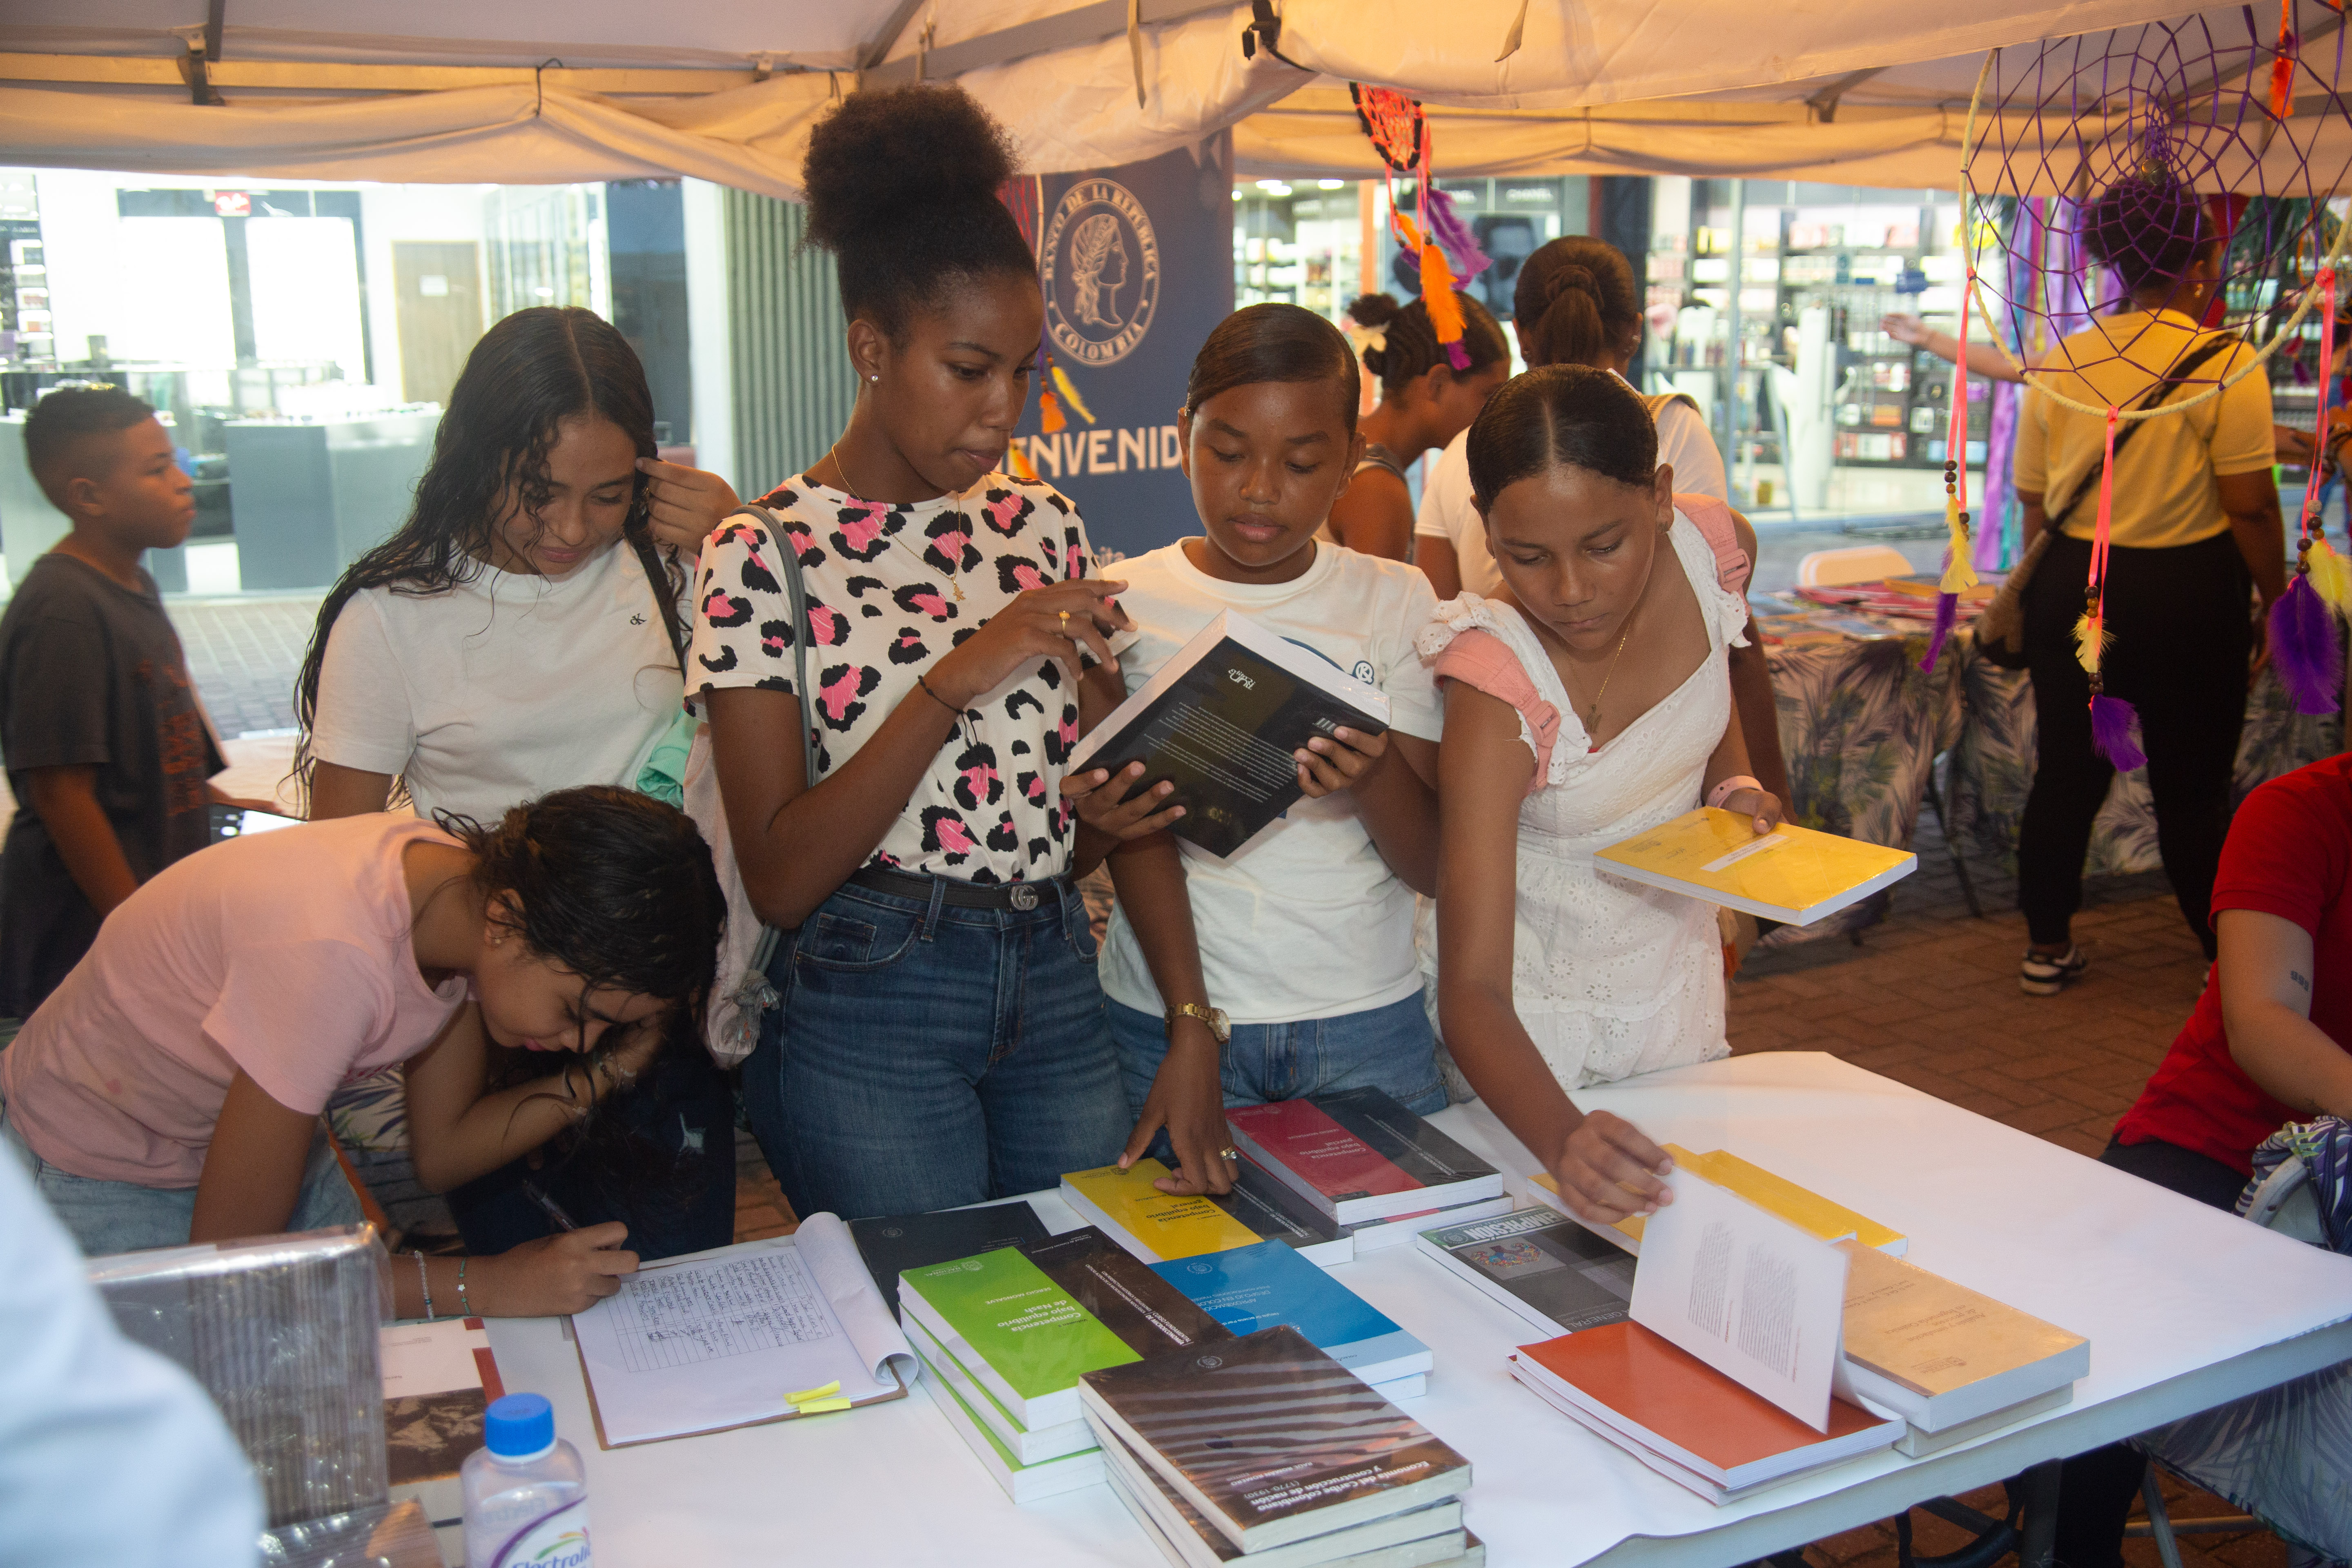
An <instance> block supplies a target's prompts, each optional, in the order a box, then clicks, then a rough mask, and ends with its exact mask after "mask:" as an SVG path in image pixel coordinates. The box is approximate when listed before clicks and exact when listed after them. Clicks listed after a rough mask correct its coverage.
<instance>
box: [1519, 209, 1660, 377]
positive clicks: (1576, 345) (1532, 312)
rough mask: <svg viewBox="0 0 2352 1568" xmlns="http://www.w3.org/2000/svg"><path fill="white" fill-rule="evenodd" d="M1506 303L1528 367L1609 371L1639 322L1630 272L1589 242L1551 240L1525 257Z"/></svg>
mask: <svg viewBox="0 0 2352 1568" xmlns="http://www.w3.org/2000/svg"><path fill="white" fill-rule="evenodd" d="M1512 302H1513V306H1514V308H1515V309H1516V310H1517V315H1518V320H1519V340H1520V343H1521V345H1522V346H1523V347H1524V348H1525V349H1526V351H1527V355H1528V364H1529V365H1531V366H1539V365H1547V364H1582V365H1591V366H1592V367H1594V368H1595V369H1600V370H1613V369H1615V368H1616V364H1617V361H1618V360H1619V359H1620V358H1621V357H1622V355H1623V353H1624V351H1625V350H1626V348H1627V347H1628V346H1629V344H1630V343H1631V342H1632V340H1633V334H1634V332H1635V331H1638V330H1639V329H1640V326H1641V322H1642V307H1641V303H1640V300H1638V298H1637V297H1636V295H1635V292H1634V289H1633V265H1632V264H1631V263H1630V262H1628V261H1627V260H1626V259H1625V253H1624V252H1623V251H1622V250H1619V249H1618V248H1617V247H1615V246H1613V245H1610V244H1607V243H1605V242H1603V241H1601V240H1598V239H1594V238H1592V237H1591V236H1589V235H1571V236H1570V237H1567V238H1564V239H1555V240H1553V241H1552V242H1551V243H1550V244H1549V245H1546V246H1544V247H1541V248H1540V249H1538V250H1537V252H1536V253H1535V254H1534V255H1533V256H1530V257H1528V259H1527V261H1526V263H1525V264H1524V265H1522V266H1521V267H1520V268H1519V281H1518V288H1517V292H1516V294H1515V295H1514V296H1513V301H1512Z"/></svg>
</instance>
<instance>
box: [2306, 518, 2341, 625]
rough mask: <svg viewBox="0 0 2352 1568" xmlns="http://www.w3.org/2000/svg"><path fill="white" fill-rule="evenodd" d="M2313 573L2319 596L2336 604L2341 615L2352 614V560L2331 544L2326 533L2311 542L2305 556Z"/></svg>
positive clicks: (2312, 576)
mask: <svg viewBox="0 0 2352 1568" xmlns="http://www.w3.org/2000/svg"><path fill="white" fill-rule="evenodd" d="M2304 562H2305V565H2306V566H2307V567H2309V569H2310V573H2311V585H2312V586H2313V587H2314V588H2315V589H2317V590H2318V591H2319V596H2320V597H2321V598H2323V599H2325V600H2326V601H2327V603H2328V604H2329V605H2332V606H2334V608H2335V610H2336V614H2337V615H2339V616H2352V561H2347V560H2345V559H2344V557H2342V556H2341V555H2338V554H2336V552H2335V550H2334V549H2333V548H2332V547H2330V546H2329V544H2328V542H2327V540H2326V536H2325V535H2322V536H2320V537H2319V538H2316V539H2314V540H2313V541H2312V542H2311V553H2310V554H2308V555H2306V556H2305V557H2304Z"/></svg>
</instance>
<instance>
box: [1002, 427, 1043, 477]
mask: <svg viewBox="0 0 2352 1568" xmlns="http://www.w3.org/2000/svg"><path fill="white" fill-rule="evenodd" d="M1004 464H1005V467H1007V468H1011V469H1012V470H1013V478H1014V479H1026V480H1028V481H1029V482H1030V483H1031V484H1033V485H1034V484H1035V483H1036V482H1037V470H1036V469H1034V468H1031V467H1030V466H1029V454H1028V453H1026V452H1024V451H1023V450H1022V449H1021V441H1020V438H1019V437H1014V438H1013V444H1012V445H1011V446H1009V447H1005V448H1004Z"/></svg>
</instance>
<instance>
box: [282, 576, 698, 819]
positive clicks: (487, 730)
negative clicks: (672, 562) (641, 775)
mask: <svg viewBox="0 0 2352 1568" xmlns="http://www.w3.org/2000/svg"><path fill="white" fill-rule="evenodd" d="M685 690H686V683H685V681H684V680H682V679H680V678H679V676H678V672H677V655H676V654H675V653H674V652H673V651H672V650H671V648H670V645H669V634H668V633H667V631H666V630H664V628H663V626H662V617H661V610H660V607H659V605H657V604H656V602H655V599H654V591H653V584H652V583H650V582H649V581H648V580H647V579H646V569H645V564H644V563H643V562H642V561H640V560H639V558H638V556H637V553H636V552H635V550H633V549H631V548H630V547H629V546H628V544H627V543H626V542H616V543H615V544H614V545H613V547H612V548H610V549H608V550H606V551H605V552H604V553H603V554H601V555H598V556H596V557H595V558H594V559H593V560H591V561H588V562H585V563H582V564H581V565H580V566H579V567H578V568H577V569H575V570H573V571H572V572H569V573H566V574H564V575H563V576H562V577H540V576H533V575H530V574H516V573H510V572H501V571H499V569H498V568H497V567H495V566H485V567H483V568H482V570H481V574H480V575H479V576H478V577H476V578H475V579H474V580H473V581H472V582H470V583H462V584H458V585H457V586H456V587H454V588H450V589H446V590H445V591H443V592H441V593H437V594H432V595H425V596H421V597H420V596H418V595H411V594H399V593H394V592H393V591H392V590H391V589H388V588H370V589H368V590H366V591H365V592H363V593H360V594H355V595H352V601H351V603H349V604H347V605H344V606H343V613H342V614H341V615H340V616H336V617H335V627H334V630H333V631H332V632H331V633H329V634H328V637H327V658H326V663H325V665H324V667H323V668H322V669H321V670H320V676H319V712H318V719H317V721H316V723H315V724H314V725H313V726H312V731H311V740H310V746H311V750H312V752H314V753H315V754H316V755H317V757H318V758H319V760H320V761H321V762H327V763H335V764H336V765H337V766H339V767H346V768H355V769H358V770H359V771H360V772H362V773H398V774H400V775H401V776H402V777H403V778H404V779H405V780H406V781H407V784H408V793H409V795H411V796H412V797H413V798H414V799H415V802H416V811H417V815H419V816H432V815H433V813H434V812H435V811H436V810H440V809H443V808H445V807H446V809H448V810H450V811H454V812H457V813H459V814H461V815H463V816H471V817H474V818H475V819H477V820H478V821H481V822H484V823H494V822H496V821H498V819H499V817H500V816H502V815H504V814H505V812H506V809H507V808H508V807H509V806H510V805H516V804H518V803H520V802H521V801H524V800H529V799H531V798H533V797H535V796H538V795H545V794H546V793H547V792H549V791H550V790H557V789H567V788H569V787H571V786H572V785H573V784H621V785H625V786H633V785H635V783H636V782H637V770H638V769H639V768H641V767H643V766H644V765H645V761H646V757H647V756H649V755H651V754H652V752H653V749H654V742H656V741H658V740H660V739H661V737H662V734H663V732H664V731H667V729H668V728H669V726H670V723H671V721H673V720H675V719H676V718H677V714H678V713H679V712H680V711H681V708H682V704H683V701H684V698H685Z"/></svg>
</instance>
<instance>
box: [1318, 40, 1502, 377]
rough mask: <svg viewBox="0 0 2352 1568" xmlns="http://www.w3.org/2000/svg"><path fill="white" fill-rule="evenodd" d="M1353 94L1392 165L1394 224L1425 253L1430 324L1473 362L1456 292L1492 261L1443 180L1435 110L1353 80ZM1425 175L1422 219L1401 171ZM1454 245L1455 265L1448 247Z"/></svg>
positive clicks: (1450, 355) (1458, 356)
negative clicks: (1403, 198) (1409, 204)
mask: <svg viewBox="0 0 2352 1568" xmlns="http://www.w3.org/2000/svg"><path fill="white" fill-rule="evenodd" d="M1348 95H1349V97H1350V98H1352V99H1354V100H1355V102H1356V122H1357V123H1358V124H1359V125H1360V126H1362V127H1363V128H1364V134H1365V135H1366V136H1367V137H1369V138H1370V140H1371V143H1372V151H1374V152H1375V153H1379V154H1380V155H1381V163H1384V164H1386V165H1387V166H1388V168H1387V173H1386V174H1384V175H1382V178H1383V179H1384V180H1385V181H1386V182H1387V184H1388V192H1389V229H1390V232H1391V233H1392V234H1394V235H1395V236H1396V242H1397V244H1398V246H1399V247H1402V249H1403V250H1405V251H1406V252H1407V253H1408V254H1411V255H1412V256H1416V257H1418V258H1420V260H1421V300H1422V303H1423V305H1424V306H1426V307H1427V308H1428V310H1429V324H1430V325H1431V326H1432V327H1433V328H1434V329H1435V330H1436V332H1437V342H1438V346H1440V347H1441V348H1443V349H1444V351H1445V358H1446V361H1447V363H1450V364H1452V365H1453V366H1454V369H1455V370H1468V369H1469V368H1470V351H1469V350H1467V349H1465V348H1464V347H1463V346H1462V332H1463V321H1462V302H1461V301H1460V300H1456V299H1455V298H1454V287H1455V285H1456V283H1457V282H1465V281H1467V280H1468V279H1472V278H1475V277H1476V276H1477V275H1478V274H1479V273H1481V272H1484V271H1485V270H1486V266H1487V258H1486V252H1485V251H1484V250H1483V249H1481V248H1480V247H1479V245H1478V237H1477V236H1476V235H1475V234H1472V233H1471V232H1470V226H1469V225H1468V224H1465V223H1464V222H1463V221H1462V219H1461V218H1460V217H1459V216H1456V215H1455V213H1454V199H1453V198H1452V197H1451V196H1448V195H1446V194H1445V193H1444V191H1441V190H1439V189H1438V188H1437V180H1436V177H1435V170H1434V166H1433V165H1434V162H1435V160H1434V156H1433V141H1432V138H1431V136H1430V132H1429V117H1428V116H1427V115H1426V114H1424V113H1423V112H1422V108H1421V100H1419V99H1416V98H1407V97H1406V96H1405V95H1404V94H1402V93H1401V92H1397V91H1395V90H1393V89H1390V88H1385V87H1366V86H1365V85H1364V84H1363V83H1361V82H1353V81H1351V82H1349V84H1348ZM1415 171H1418V174H1417V175H1416V178H1417V179H1418V180H1419V182H1420V191H1419V199H1418V200H1417V201H1416V202H1415V204H1414V205H1415V206H1416V208H1417V209H1418V210H1419V212H1420V214H1421V218H1422V221H1421V222H1420V223H1419V224H1416V223H1414V222H1413V220H1412V217H1411V216H1409V215H1407V214H1406V213H1405V212H1404V211H1403V210H1402V208H1401V207H1399V206H1398V205H1397V199H1396V177H1397V176H1398V175H1399V174H1414V173H1415ZM1447 251H1452V252H1453V262H1452V265H1450V266H1449V265H1448V263H1447V259H1446V252H1447Z"/></svg>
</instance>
